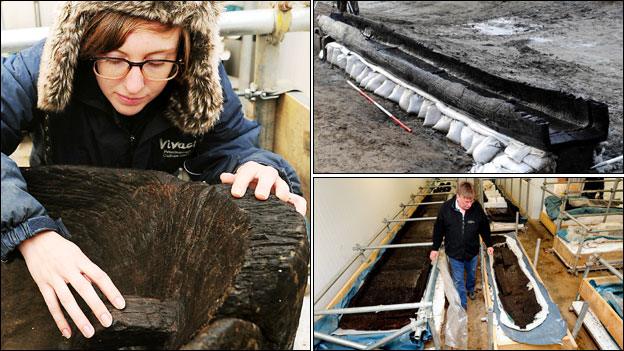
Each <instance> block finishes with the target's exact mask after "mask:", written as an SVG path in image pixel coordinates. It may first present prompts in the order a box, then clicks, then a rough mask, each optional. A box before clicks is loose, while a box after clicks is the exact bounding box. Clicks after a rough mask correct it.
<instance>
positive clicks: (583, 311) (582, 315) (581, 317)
mask: <svg viewBox="0 0 624 351" xmlns="http://www.w3.org/2000/svg"><path fill="white" fill-rule="evenodd" d="M587 310H589V303H587V301H583V307H581V312H580V313H579V315H578V318H577V319H576V324H575V325H574V329H573V330H572V339H576V334H578V332H579V330H581V326H582V325H583V320H584V319H585V315H586V314H587Z"/></svg>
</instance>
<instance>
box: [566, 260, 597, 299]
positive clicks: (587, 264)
mask: <svg viewBox="0 0 624 351" xmlns="http://www.w3.org/2000/svg"><path fill="white" fill-rule="evenodd" d="M595 259H596V256H595V255H591V256H590V257H589V258H588V259H587V261H586V262H585V272H583V279H581V284H583V280H585V278H587V276H588V275H589V270H590V269H591V266H593V265H594V262H595ZM580 298H581V286H580V285H579V288H578V292H577V293H576V297H575V298H574V301H578V300H579V299H580ZM570 308H572V307H570Z"/></svg>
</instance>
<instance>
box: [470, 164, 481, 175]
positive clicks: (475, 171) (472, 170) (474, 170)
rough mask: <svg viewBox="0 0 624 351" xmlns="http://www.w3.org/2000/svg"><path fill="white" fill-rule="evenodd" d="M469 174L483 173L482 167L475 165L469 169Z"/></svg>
mask: <svg viewBox="0 0 624 351" xmlns="http://www.w3.org/2000/svg"><path fill="white" fill-rule="evenodd" d="M469 173H483V165H482V164H480V163H475V164H474V166H472V168H470V172H469Z"/></svg>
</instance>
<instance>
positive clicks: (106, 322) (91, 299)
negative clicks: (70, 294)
mask: <svg viewBox="0 0 624 351" xmlns="http://www.w3.org/2000/svg"><path fill="white" fill-rule="evenodd" d="M69 282H70V283H71V285H72V286H73V287H74V290H76V292H78V294H79V295H80V296H81V297H82V299H83V300H84V301H85V302H86V303H87V305H89V307H90V308H91V311H93V314H95V317H96V318H97V319H98V320H99V321H100V324H102V325H103V326H104V327H106V328H108V327H110V325H111V324H112V323H113V316H111V314H110V312H108V309H107V308H106V306H105V305H104V303H103V302H102V300H100V297H99V296H98V295H97V293H96V292H95V289H93V285H91V283H90V282H89V281H88V280H87V279H85V277H84V276H83V275H82V274H75V275H74V276H72V277H70V280H69Z"/></svg>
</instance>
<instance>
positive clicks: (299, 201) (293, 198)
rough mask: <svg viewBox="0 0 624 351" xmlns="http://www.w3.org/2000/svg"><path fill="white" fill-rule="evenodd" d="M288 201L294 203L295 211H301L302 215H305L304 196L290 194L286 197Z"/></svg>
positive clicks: (305, 203)
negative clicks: (288, 197)
mask: <svg viewBox="0 0 624 351" xmlns="http://www.w3.org/2000/svg"><path fill="white" fill-rule="evenodd" d="M288 202H289V203H291V204H293V205H295V209H296V210H297V212H299V213H301V215H302V216H305V214H306V205H307V202H306V200H305V198H303V197H301V196H299V195H297V194H290V199H288Z"/></svg>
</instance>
